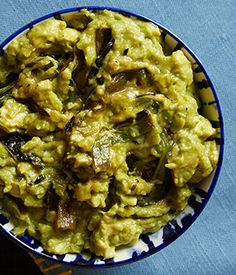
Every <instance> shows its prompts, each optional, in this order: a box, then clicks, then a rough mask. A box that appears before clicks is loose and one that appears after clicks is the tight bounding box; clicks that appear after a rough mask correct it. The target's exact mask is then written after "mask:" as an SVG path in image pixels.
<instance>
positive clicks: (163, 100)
mask: <svg viewBox="0 0 236 275" xmlns="http://www.w3.org/2000/svg"><path fill="white" fill-rule="evenodd" d="M199 107H200V106H199V100H198V90H197V87H196V85H195V82H194V79H193V70H192V66H191V63H190V62H189V61H188V59H187V58H186V57H185V55H184V54H183V52H182V51H181V50H177V51H170V49H168V47H167V45H166V44H165V42H164V41H163V38H162V36H161V32H160V30H159V28H158V27H157V26H155V25H153V24H152V23H149V22H145V21H142V20H139V19H136V18H133V17H126V16H124V15H122V14H119V13H116V12H112V11H107V10H102V11H97V12H93V11H88V10H86V9H84V10H81V11H78V12H74V13H70V14H64V15H61V17H57V18H52V19H48V20H46V21H43V22H42V23H39V24H37V25H35V26H34V27H33V28H31V29H30V30H28V31H27V32H26V33H24V34H23V35H21V36H20V37H17V38H16V39H14V41H12V42H11V43H10V44H9V45H8V46H7V48H6V49H5V52H4V54H3V55H2V56H1V58H0V199H1V201H2V204H3V209H2V210H1V211H2V212H3V213H4V215H5V216H6V217H7V218H9V219H10V221H11V222H12V223H13V224H14V226H15V227H14V232H15V234H17V235H22V234H24V233H25V232H27V233H28V234H29V235H31V236H33V237H35V238H36V239H38V240H40V241H41V243H42V246H43V248H44V249H45V250H47V251H48V252H50V253H54V254H64V253H80V252H81V251H84V250H89V251H90V252H92V253H94V254H95V255H97V256H102V257H103V258H105V259H107V258H112V257H114V256H115V250H116V248H119V247H121V246H125V245H132V244H134V243H135V242H136V241H137V240H138V239H139V237H140V234H145V233H152V232H155V231H157V230H159V229H160V228H161V227H162V226H164V225H165V224H167V223H168V222H169V221H170V220H171V219H173V218H174V217H176V216H177V215H178V213H180V212H181V211H182V210H183V209H184V208H185V207H186V205H187V201H188V198H189V197H190V196H191V194H192V187H191V186H192V184H193V183H194V184H197V183H198V182H200V181H201V180H202V179H203V178H205V177H207V176H208V175H209V174H210V173H211V172H212V171H213V169H214V168H215V166H216V164H217V160H218V149H217V147H216V143H215V141H214V139H213V138H212V137H214V135H215V132H216V130H215V129H214V128H213V127H212V125H211V123H210V122H209V121H208V120H207V119H206V118H205V117H203V116H202V115H201V114H200V113H199V111H198V110H199Z"/></svg>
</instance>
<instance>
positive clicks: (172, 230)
mask: <svg viewBox="0 0 236 275" xmlns="http://www.w3.org/2000/svg"><path fill="white" fill-rule="evenodd" d="M82 8H87V9H89V10H95V11H96V10H101V9H109V10H112V11H114V12H120V13H122V14H123V15H126V16H134V17H137V18H139V19H141V20H145V21H149V22H152V23H153V24H155V25H156V26H158V27H159V28H160V30H161V32H162V37H163V39H164V40H165V42H166V43H167V44H168V45H169V47H171V49H173V50H182V51H183V53H184V54H185V56H186V57H187V58H188V60H189V61H190V62H191V63H192V67H193V71H194V78H195V82H196V84H197V87H198V90H199V94H200V100H201V103H202V113H203V114H204V116H205V117H207V118H208V119H209V120H210V122H211V123H212V125H213V127H215V128H216V129H217V133H218V134H217V137H216V138H215V140H216V143H217V145H218V147H219V162H218V164H217V167H216V169H215V170H214V172H213V173H212V174H211V175H210V176H209V177H207V178H206V179H204V180H203V181H202V182H201V183H200V184H199V185H198V188H195V190H194V193H193V194H192V195H191V197H190V198H189V200H188V205H187V207H186V208H185V209H184V211H183V212H182V213H181V214H180V215H179V216H178V217H176V218H175V219H173V220H172V221H170V222H169V223H168V224H167V225H165V226H164V227H163V228H161V229H160V230H159V231H158V232H156V233H153V234H149V235H142V236H141V237H140V239H139V241H138V243H136V244H135V245H134V246H132V247H128V248H123V249H119V250H117V253H116V256H115V258H113V259H109V260H103V259H101V258H94V257H93V256H91V255H88V254H83V253H81V254H65V255H60V256H58V255H52V254H49V253H48V252H46V251H45V250H44V249H43V248H42V246H41V244H40V242H39V241H37V240H35V239H33V238H32V237H30V236H28V235H24V236H15V235H14V234H13V233H12V229H13V228H14V225H12V224H11V223H10V222H9V221H8V220H7V219H6V217H4V216H3V215H2V214H0V228H1V230H2V231H3V232H4V233H5V234H6V235H7V236H8V237H10V238H11V239H12V240H13V241H15V242H16V243H17V244H18V245H20V246H22V247H23V248H25V249H27V250H28V251H29V252H33V253H36V254H39V255H40V256H44V257H46V258H47V259H49V260H56V261H59V262H60V263H65V264H71V265H76V266H87V267H104V266H117V265H120V264H124V263H132V262H134V261H137V260H140V259H143V258H145V257H147V256H150V255H152V254H154V253H157V252H159V251H160V250H161V249H163V248H164V247H166V246H168V245H169V244H170V243H172V242H173V241H174V240H176V239H177V238H178V237H179V236H180V235H182V234H183V233H184V232H185V231H186V230H187V229H188V228H189V227H190V226H191V224H192V223H193V222H194V221H195V220H196V219H197V217H198V216H199V214H200V213H201V212H202V210H203V208H204V207H205V206H206V204H207V202H208V200H209V198H210V196H211V195H212V192H213V190H214V188H215V185H216V182H217V179H218V176H219V173H220V169H221V164H222V158H223V144H224V131H223V120H222V115H221V109H220V105H219V101H218V98H217V95H216V92H215V89H214V87H213V84H212V82H211V80H210V78H209V76H208V74H207V72H206V70H205V69H204V66H203V65H202V63H201V62H200V61H199V59H198V58H197V57H196V55H195V54H194V53H193V52H192V51H191V50H190V49H189V48H188V47H187V46H186V45H185V44H184V42H182V41H181V40H180V39H179V38H178V37H177V36H176V35H174V34H173V33H172V32H171V31H169V30H168V29H166V28H165V27H163V26H162V25H161V24H159V23H156V22H154V21H153V20H150V19H148V18H146V17H143V16H141V15H137V14H134V13H132V12H129V11H126V10H121V9H115V8H108V7H79V8H71V9H66V10H61V11H58V12H54V13H51V14H48V15H46V16H43V17H41V18H39V19H36V20H34V21H33V22H31V23H29V24H28V25H26V26H24V27H23V28H21V29H19V30H18V31H17V32H15V33H14V34H12V35H11V36H10V37H9V38H7V39H6V40H5V41H4V42H3V43H2V44H1V45H0V54H1V53H3V52H4V49H5V48H6V47H7V45H8V44H9V43H10V42H11V41H12V40H14V39H15V38H16V37H17V36H19V35H22V34H23V33H25V32H26V31H27V30H28V29H30V28H32V27H34V25H36V24H38V23H40V22H42V21H44V20H46V19H48V18H51V17H56V18H57V17H58V16H59V15H60V14H65V13H72V12H75V11H78V10H80V9H82ZM0 208H1V205H0Z"/></svg>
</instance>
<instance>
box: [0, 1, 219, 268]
mask: <svg viewBox="0 0 236 275" xmlns="http://www.w3.org/2000/svg"><path fill="white" fill-rule="evenodd" d="M82 9H87V10H90V11H100V10H109V11H113V12H117V13H120V14H123V15H124V16H133V17H135V18H138V19H140V20H143V21H146V22H150V23H153V24H154V25H155V26H157V27H159V28H160V29H161V30H163V31H164V32H165V33H167V34H168V35H169V36H171V37H172V38H173V39H174V40H175V41H176V42H177V43H180V45H181V48H184V49H185V50H186V51H187V52H188V53H189V54H190V56H191V57H192V58H193V59H194V61H195V62H196V63H197V64H198V66H199V67H200V68H201V71H202V72H203V74H204V76H205V78H206V79H207V81H208V83H209V86H210V88H211V90H212V93H213V95H214V99H215V101H216V107H217V112H218V115H219V124H220V125H219V126H220V127H219V128H220V140H221V143H220V146H219V147H220V150H219V160H218V163H217V166H216V168H215V173H214V176H213V178H212V181H211V184H210V186H209V189H208V191H207V194H208V197H207V198H205V199H204V200H203V201H202V202H201V207H200V209H199V210H198V211H197V212H195V213H194V214H193V215H192V218H191V220H190V222H188V223H187V224H185V225H183V227H181V229H180V230H179V231H178V232H177V233H176V235H175V236H174V237H173V238H172V239H171V240H170V241H169V242H167V243H162V244H160V245H158V246H157V247H154V248H153V249H151V250H150V249H149V250H148V251H147V252H146V253H145V254H142V253H141V254H139V255H138V256H137V257H135V258H132V257H131V258H129V259H126V260H121V261H119V262H113V261H110V260H109V259H108V260H105V263H104V264H93V263H91V264H90V263H85V264H83V263H81V262H80V263H78V262H77V263H75V262H66V261H63V259H62V260H61V259H57V258H54V257H52V256H51V254H50V253H48V254H44V253H42V252H39V251H36V250H35V249H34V248H33V247H31V246H29V245H28V244H27V243H26V242H24V241H22V240H21V239H19V238H18V237H17V236H15V235H13V234H11V233H10V232H9V231H7V230H6V229H5V228H3V226H1V224H0V231H2V232H3V234H4V235H5V236H7V237H8V238H10V239H11V240H12V241H14V242H15V243H16V244H17V245H19V246H21V247H22V248H23V249H25V250H26V251H27V252H31V253H33V254H36V255H38V256H41V257H44V258H45V259H46V260H50V261H53V262H57V263H61V264H65V265H68V266H75V267H77V268H88V269H89V268H91V267H92V268H106V267H116V266H121V265H124V264H128V263H134V262H137V261H139V260H142V259H144V258H146V257H149V256H151V255H153V254H155V253H156V252H159V251H161V250H162V249H163V248H165V247H167V246H169V245H170V244H171V243H173V242H174V241H175V240H176V239H178V238H179V237H180V236H181V235H182V234H183V233H184V232H185V231H187V229H189V228H190V226H191V225H192V224H193V223H194V222H195V221H196V219H197V218H198V217H199V216H200V214H201V212H202V211H203V209H204V208H205V207H206V204H207V203H208V201H209V199H210V197H211V195H212V193H213V191H214V189H215V186H216V183H217V180H218V178H219V174H220V170H221V167H222V163H223V154H224V123H223V117H222V111H221V107H220V104H219V100H218V97H217V93H216V90H215V88H214V86H213V83H212V81H211V79H210V77H209V74H208V73H207V71H206V69H205V68H204V66H203V64H202V62H201V60H200V59H199V58H198V56H197V55H196V54H195V53H194V52H193V51H192V50H191V48H190V47H189V46H188V45H187V44H186V43H185V42H183V41H182V40H181V39H180V38H179V37H178V36H177V35H176V34H174V33H173V32H172V31H170V30H169V29H168V28H166V27H165V26H163V25H162V24H161V23H159V22H156V21H155V20H153V19H150V18H149V17H146V16H144V15H141V14H138V13H136V12H131V11H129V10H127V9H123V8H117V7H109V6H93V5H92V6H90V5H88V6H76V7H71V8H66V9H61V10H58V11H54V12H50V13H48V14H46V15H43V16H41V17H38V18H36V19H34V20H32V21H31V22H30V23H28V24H25V25H24V26H23V27H21V28H19V29H18V30H16V31H15V32H14V33H13V34H11V35H10V36H9V37H8V38H6V39H5V40H4V41H3V42H2V43H0V55H1V54H2V53H4V47H7V46H8V44H9V43H10V42H11V41H12V40H14V39H15V38H16V37H17V36H20V35H21V34H23V33H24V32H25V31H26V30H28V29H30V28H31V27H32V26H34V25H36V24H38V23H40V22H42V21H45V20H46V19H49V18H52V17H54V16H57V15H61V14H65V13H71V12H76V11H80V10H82ZM78 254H79V253H78ZM63 255H66V254H63Z"/></svg>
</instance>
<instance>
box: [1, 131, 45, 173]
mask: <svg viewBox="0 0 236 275" xmlns="http://www.w3.org/2000/svg"><path fill="white" fill-rule="evenodd" d="M29 139H30V137H29V136H27V135H21V134H18V133H12V134H8V135H5V136H3V138H2V142H3V144H4V145H5V146H6V147H7V149H8V151H9V152H10V153H11V155H12V156H13V157H14V158H16V159H17V160H19V161H25V162H30V163H32V164H33V165H34V166H36V167H37V168H39V169H40V170H42V169H44V165H43V164H42V162H41V160H40V158H38V157H37V156H35V155H34V154H33V153H22V152H21V146H22V144H24V143H25V142H26V141H28V140H29Z"/></svg>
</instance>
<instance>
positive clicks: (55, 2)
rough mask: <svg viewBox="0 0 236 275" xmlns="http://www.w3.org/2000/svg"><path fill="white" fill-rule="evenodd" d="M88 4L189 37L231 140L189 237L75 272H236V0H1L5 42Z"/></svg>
mask: <svg viewBox="0 0 236 275" xmlns="http://www.w3.org/2000/svg"><path fill="white" fill-rule="evenodd" d="M83 5H99V6H110V7H120V8H125V9H128V10H131V11H134V12H137V13H140V14H142V15H144V16H147V17H149V18H151V19H153V20H155V21H157V22H159V23H161V24H163V25H164V26H166V27H167V28H169V29H170V30H171V31H173V32H174V33H175V34H177V35H178V36H179V37H180V38H181V39H182V40H183V41H185V43H186V44H187V45H188V46H189V47H190V48H192V50H193V51H194V52H195V53H196V54H197V55H198V57H199V58H200V59H201V61H202V62H203V64H204V65H205V68H206V69H207V71H208V72H209V75H210V77H211V79H212V81H213V84H214V85H215V88H216V91H217V93H218V97H219V100H220V103H221V107H222V110H223V117H224V123H225V136H226V139H225V140H226V141H225V142H226V143H225V154H224V161H223V167H222V170H221V174H220V177H219V180H218V183H217V186H216V189H215V191H214V193H213V195H212V198H211V199H210V202H209V203H208V205H207V207H206V208H205V210H204V211H203V213H202V214H201V216H200V217H199V218H198V219H197V221H196V222H195V223H194V224H193V225H192V226H191V228H190V229H189V230H188V231H187V232H186V233H185V234H184V235H182V236H181V237H180V238H179V239H178V240H176V241H175V242H174V243H173V244H171V245H170V246H168V247H167V248H165V249H164V250H162V251H161V252H159V253H157V254H155V255H154V256H152V257H149V258H147V259H145V260H142V261H139V262H137V263H134V264H131V265H127V266H122V267H117V268H111V269H104V270H101V269H100V270H98V269H95V270H92V271H91V270H79V271H75V272H74V273H73V274H90V275H95V274H96V275H100V274H103V275H107V274H114V275H115V274H119V275H126V274H227V275H229V274H236V203H235V200H236V184H235V171H236V165H235V164H236V153H235V146H234V141H235V142H236V135H235V134H236V107H235V105H236V0H225V1H222V0H214V1H210V0H198V1H197V0H193V1H187V0H177V1H176V0H145V1H141V0H117V1H112V0H103V1H102V0H97V1H93V0H87V1H85V0H51V1H50V0H1V1H0V42H2V41H3V40H4V39H5V38H7V37H8V36H9V35H10V34H11V33H13V32H15V31H16V30H17V29H18V28H20V27H22V26H23V25H24V24H26V23H28V22H29V21H31V20H33V19H35V18H37V17H40V16H42V15H44V14H47V13H50V12H52V11H56V10H60V9H63V8H69V7H74V6H83ZM1 260H2V259H1Z"/></svg>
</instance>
